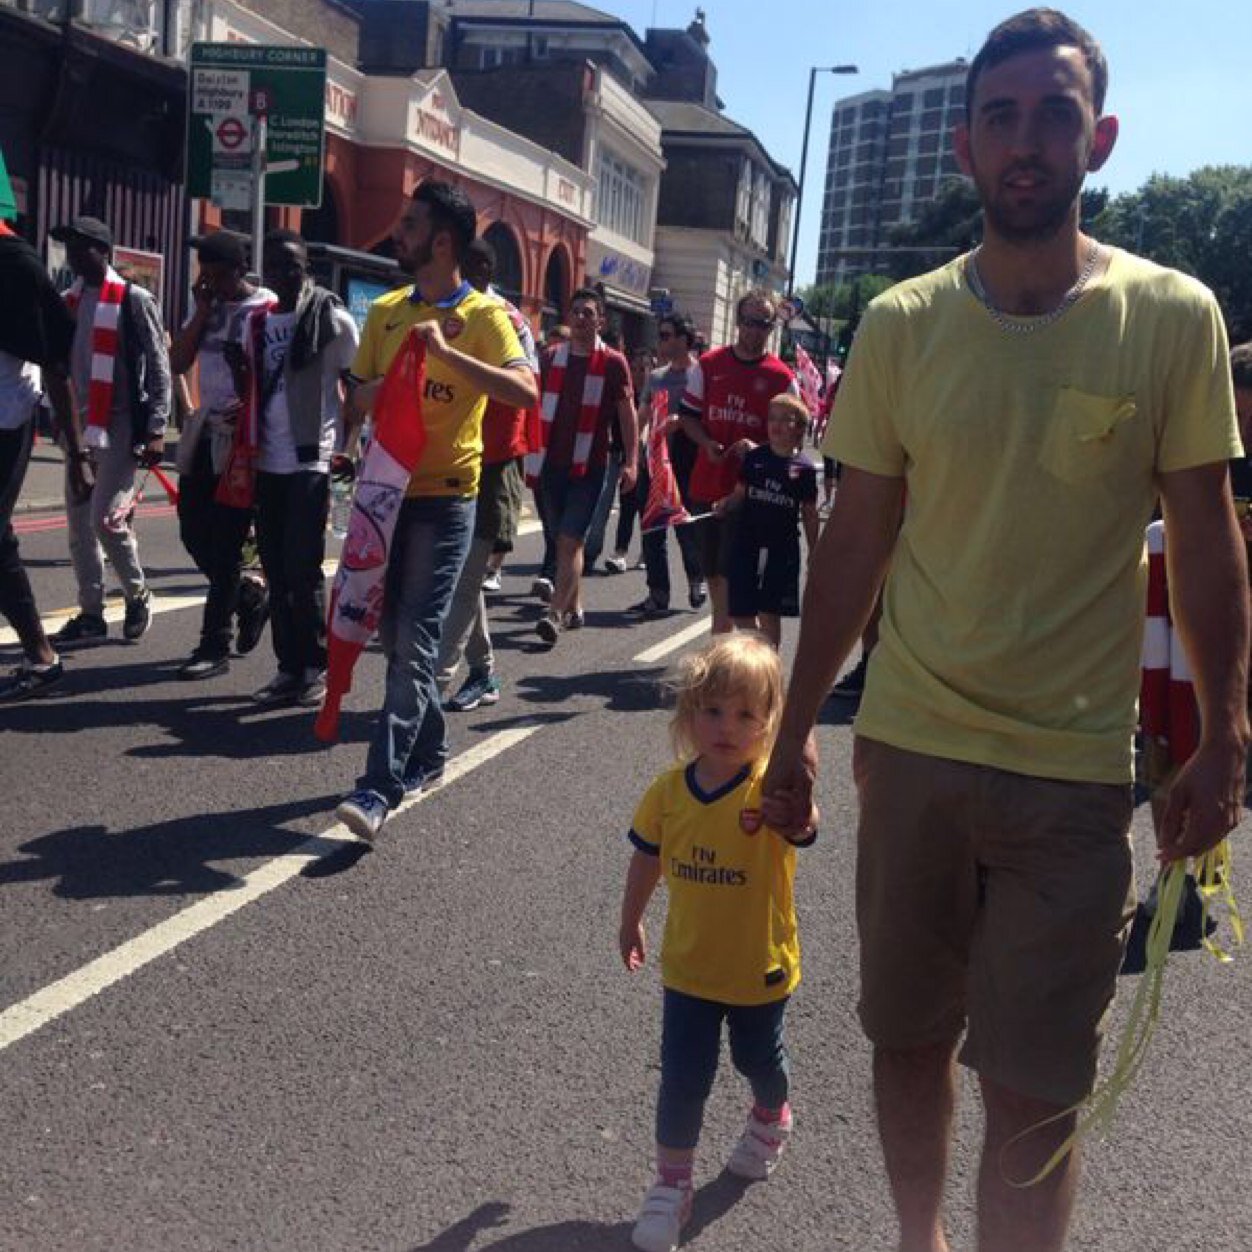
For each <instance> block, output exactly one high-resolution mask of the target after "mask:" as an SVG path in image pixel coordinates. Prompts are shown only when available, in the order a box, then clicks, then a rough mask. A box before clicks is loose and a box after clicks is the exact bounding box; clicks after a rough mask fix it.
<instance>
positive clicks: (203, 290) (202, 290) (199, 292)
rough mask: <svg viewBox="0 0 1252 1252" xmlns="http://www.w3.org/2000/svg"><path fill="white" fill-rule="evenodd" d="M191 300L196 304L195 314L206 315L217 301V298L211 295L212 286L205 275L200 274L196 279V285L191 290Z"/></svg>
mask: <svg viewBox="0 0 1252 1252" xmlns="http://www.w3.org/2000/svg"><path fill="white" fill-rule="evenodd" d="M191 296H192V299H193V300H195V302H196V312H197V313H207V312H208V311H209V310H210V309H211V308H212V307H213V305H214V304H215V303H216V301H217V297H216V296H214V294H213V284H212V283H210V282H209V276H208V275H207V274H201V275H200V277H199V278H197V279H196V285H195V286H194V287H192V289H191Z"/></svg>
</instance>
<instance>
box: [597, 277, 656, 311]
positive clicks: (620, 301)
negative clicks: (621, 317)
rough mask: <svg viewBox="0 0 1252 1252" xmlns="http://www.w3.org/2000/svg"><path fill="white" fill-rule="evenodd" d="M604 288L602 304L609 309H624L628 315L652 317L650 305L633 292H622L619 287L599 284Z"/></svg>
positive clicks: (604, 283)
mask: <svg viewBox="0 0 1252 1252" xmlns="http://www.w3.org/2000/svg"><path fill="white" fill-rule="evenodd" d="M600 285H601V286H602V287H603V288H604V303H605V304H607V305H608V306H609V308H611V309H624V310H625V311H626V312H628V313H643V314H645V315H646V316H648V317H651V316H652V305H651V304H649V303H648V301H647V300H645V299H644V298H643V297H642V296H637V295H635V293H634V292H633V291H623V290H622V289H621V288H620V287H614V286H613V285H612V284H611V283H606V282H601V284H600Z"/></svg>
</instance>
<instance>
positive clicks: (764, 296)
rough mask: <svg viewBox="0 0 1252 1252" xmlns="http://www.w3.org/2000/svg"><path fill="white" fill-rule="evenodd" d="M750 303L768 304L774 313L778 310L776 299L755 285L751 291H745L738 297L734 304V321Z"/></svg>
mask: <svg viewBox="0 0 1252 1252" xmlns="http://www.w3.org/2000/svg"><path fill="white" fill-rule="evenodd" d="M750 304H768V305H769V307H770V308H771V309H773V310H774V312H775V313H777V312H778V301H777V300H775V299H774V297H773V296H772V295H770V293H769V292H768V291H764V290H762V289H761V288H759V287H757V288H753V290H751V291H745V292H744V293H743V295H741V296H740V297H739V301H738V303H737V304H736V305H735V321H738V320H739V319H740V318H741V317H742V316H743V311H744V309H746V308H747V307H748V305H750Z"/></svg>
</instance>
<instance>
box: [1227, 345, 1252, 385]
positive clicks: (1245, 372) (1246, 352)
mask: <svg viewBox="0 0 1252 1252" xmlns="http://www.w3.org/2000/svg"><path fill="white" fill-rule="evenodd" d="M1230 377H1231V379H1232V380H1233V382H1234V384H1235V386H1236V387H1238V388H1239V390H1240V391H1252V342H1249V343H1241V344H1236V345H1235V347H1233V348H1231V350H1230Z"/></svg>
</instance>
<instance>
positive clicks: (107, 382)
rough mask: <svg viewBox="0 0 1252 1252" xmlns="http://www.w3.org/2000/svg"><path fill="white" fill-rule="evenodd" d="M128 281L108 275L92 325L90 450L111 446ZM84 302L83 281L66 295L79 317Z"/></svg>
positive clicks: (109, 269) (115, 274) (113, 272)
mask: <svg viewBox="0 0 1252 1252" xmlns="http://www.w3.org/2000/svg"><path fill="white" fill-rule="evenodd" d="M125 295H126V280H125V279H124V278H122V276H121V275H120V274H119V273H118V272H117V271H116V270H115V269H114V268H113V267H112V266H111V265H110V266H108V267H106V269H105V271H104V282H103V283H102V284H101V286H100V298H99V300H98V301H97V302H96V312H95V316H94V318H93V319H92V322H91V382H90V384H89V386H88V389H87V430H86V432H85V435H84V442H85V443H86V445H87V447H89V448H107V447H108V446H109V414H110V413H112V411H113V369H114V365H115V364H116V361H117V340H118V332H117V327H118V322H119V320H120V318H121V315H122V299H123V298H124V297H125ZM82 299H83V280H82V279H81V278H80V279H78V280H77V281H76V282H75V283H74V285H73V286H72V287H71V288H70V289H69V291H67V292H66V293H65V303H66V305H67V306H68V307H69V310H70V312H71V313H72V314H74V316H75V317H77V316H78V306H79V305H80V304H81V303H82Z"/></svg>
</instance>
